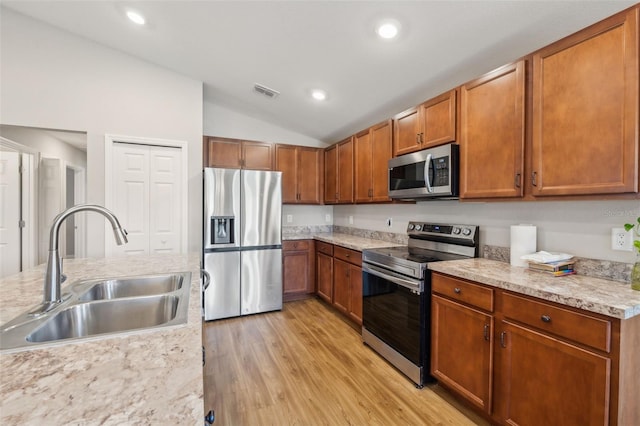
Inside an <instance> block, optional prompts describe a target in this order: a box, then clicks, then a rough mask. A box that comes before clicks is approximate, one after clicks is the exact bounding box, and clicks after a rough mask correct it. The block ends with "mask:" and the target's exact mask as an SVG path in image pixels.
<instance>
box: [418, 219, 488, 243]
mask: <svg viewBox="0 0 640 426" xmlns="http://www.w3.org/2000/svg"><path fill="white" fill-rule="evenodd" d="M477 231H478V226H476V225H450V224H443V223H425V222H409V225H408V226H407V234H409V236H410V237H411V236H413V237H418V238H420V236H423V237H427V236H429V235H432V236H443V237H446V236H449V237H452V238H460V239H464V240H474V239H475V238H477V236H476V233H477Z"/></svg>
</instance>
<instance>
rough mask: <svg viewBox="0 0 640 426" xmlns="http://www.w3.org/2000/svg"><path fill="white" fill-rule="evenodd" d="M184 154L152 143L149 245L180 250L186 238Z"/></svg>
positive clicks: (161, 250) (167, 250)
mask: <svg viewBox="0 0 640 426" xmlns="http://www.w3.org/2000/svg"><path fill="white" fill-rule="evenodd" d="M181 157H182V153H181V152H180V149H179V148H166V147H154V146H151V147H149V166H150V167H149V169H150V170H149V172H150V173H149V206H150V209H149V248H150V251H151V253H180V251H181V250H180V243H181V238H182V232H181V224H182V215H181V213H182V194H181V182H180V177H181V173H182V170H181V167H182V164H181Z"/></svg>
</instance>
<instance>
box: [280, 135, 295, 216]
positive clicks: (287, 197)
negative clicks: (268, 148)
mask: <svg viewBox="0 0 640 426" xmlns="http://www.w3.org/2000/svg"><path fill="white" fill-rule="evenodd" d="M276 170H279V171H281V172H282V202H283V203H284V204H295V203H296V202H298V190H297V185H298V184H297V182H298V178H297V161H296V147H295V146H293V145H276Z"/></svg>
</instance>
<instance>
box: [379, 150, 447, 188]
mask: <svg viewBox="0 0 640 426" xmlns="http://www.w3.org/2000/svg"><path fill="white" fill-rule="evenodd" d="M458 177H459V148H458V145H457V144H447V145H442V146H437V147H435V148H427V149H424V150H422V151H418V152H413V153H411V154H405V155H401V156H399V157H395V158H392V159H391V160H389V197H390V198H396V199H411V200H424V199H431V198H439V199H455V198H458Z"/></svg>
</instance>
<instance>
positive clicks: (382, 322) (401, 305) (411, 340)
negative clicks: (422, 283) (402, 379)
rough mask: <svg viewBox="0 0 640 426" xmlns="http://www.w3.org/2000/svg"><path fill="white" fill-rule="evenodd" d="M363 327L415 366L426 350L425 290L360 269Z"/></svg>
mask: <svg viewBox="0 0 640 426" xmlns="http://www.w3.org/2000/svg"><path fill="white" fill-rule="evenodd" d="M362 278H363V282H362V286H363V291H362V296H363V306H362V310H363V315H362V318H363V319H362V321H363V326H364V327H365V328H366V329H367V330H368V331H370V332H371V333H373V334H374V335H375V336H377V337H378V338H379V339H381V340H382V341H384V342H385V343H386V344H387V345H389V346H391V347H392V348H393V349H395V350H396V351H398V352H399V353H401V354H402V355H403V356H404V357H405V358H407V359H409V360H410V361H411V362H413V363H414V364H416V365H418V366H423V360H424V356H425V353H424V351H425V350H426V349H425V344H426V343H425V337H424V336H425V333H424V324H425V318H424V312H425V309H424V307H425V296H424V295H425V293H422V294H415V293H413V292H412V291H411V290H410V289H408V288H406V287H403V286H401V285H398V284H395V283H392V282H390V281H388V280H386V279H384V278H382V277H379V276H376V275H373V274H371V273H367V272H363V276H362Z"/></svg>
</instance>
